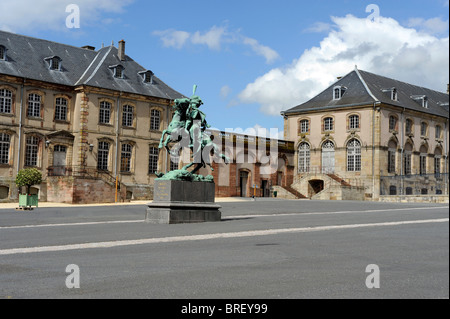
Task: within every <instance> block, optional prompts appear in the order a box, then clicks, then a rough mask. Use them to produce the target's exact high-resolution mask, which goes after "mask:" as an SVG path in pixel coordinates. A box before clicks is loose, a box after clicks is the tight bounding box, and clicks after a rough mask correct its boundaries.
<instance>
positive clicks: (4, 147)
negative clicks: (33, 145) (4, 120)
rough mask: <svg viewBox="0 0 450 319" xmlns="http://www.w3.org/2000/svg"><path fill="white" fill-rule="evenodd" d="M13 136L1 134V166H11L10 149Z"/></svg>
mask: <svg viewBox="0 0 450 319" xmlns="http://www.w3.org/2000/svg"><path fill="white" fill-rule="evenodd" d="M10 143H11V136H9V134H6V133H0V164H4V165H8V164H9V147H10Z"/></svg>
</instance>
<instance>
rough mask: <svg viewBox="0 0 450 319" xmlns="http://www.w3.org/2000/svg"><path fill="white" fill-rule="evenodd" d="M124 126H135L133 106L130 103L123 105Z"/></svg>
mask: <svg viewBox="0 0 450 319" xmlns="http://www.w3.org/2000/svg"><path fill="white" fill-rule="evenodd" d="M122 126H125V127H132V126H133V107H132V106H130V105H124V106H123V112H122Z"/></svg>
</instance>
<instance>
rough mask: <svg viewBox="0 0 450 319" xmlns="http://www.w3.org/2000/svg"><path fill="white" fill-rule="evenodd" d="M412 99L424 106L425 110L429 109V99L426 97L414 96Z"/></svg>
mask: <svg viewBox="0 0 450 319" xmlns="http://www.w3.org/2000/svg"><path fill="white" fill-rule="evenodd" d="M411 98H412V99H413V100H415V101H417V102H418V103H420V104H422V107H423V108H426V109H427V108H428V97H427V96H426V95H412V96H411Z"/></svg>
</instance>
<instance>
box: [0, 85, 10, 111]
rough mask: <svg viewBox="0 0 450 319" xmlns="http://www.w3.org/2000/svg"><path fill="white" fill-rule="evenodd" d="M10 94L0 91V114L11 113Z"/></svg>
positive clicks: (6, 91)
mask: <svg viewBox="0 0 450 319" xmlns="http://www.w3.org/2000/svg"><path fill="white" fill-rule="evenodd" d="M11 105H12V92H11V91H9V90H6V89H2V90H0V113H7V114H9V113H11Z"/></svg>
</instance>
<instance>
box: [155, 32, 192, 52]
mask: <svg viewBox="0 0 450 319" xmlns="http://www.w3.org/2000/svg"><path fill="white" fill-rule="evenodd" d="M153 34H154V35H156V36H159V38H160V39H161V41H162V42H163V46H164V47H173V48H175V49H181V48H182V47H183V46H184V45H185V43H186V41H187V40H188V39H189V37H190V34H189V33H188V32H185V31H177V30H173V29H169V30H164V31H154V32H153Z"/></svg>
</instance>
